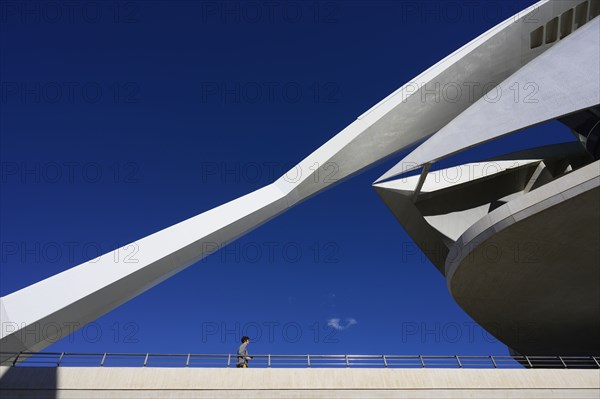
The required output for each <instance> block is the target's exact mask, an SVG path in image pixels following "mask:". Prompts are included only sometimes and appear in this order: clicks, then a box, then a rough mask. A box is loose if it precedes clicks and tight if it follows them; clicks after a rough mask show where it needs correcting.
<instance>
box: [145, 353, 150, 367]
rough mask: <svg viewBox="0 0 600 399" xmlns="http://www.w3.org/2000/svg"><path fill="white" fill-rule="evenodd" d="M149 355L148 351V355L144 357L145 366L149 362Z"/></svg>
mask: <svg viewBox="0 0 600 399" xmlns="http://www.w3.org/2000/svg"><path fill="white" fill-rule="evenodd" d="M148 355H149V353H146V357H145V358H144V367H146V364H148Z"/></svg>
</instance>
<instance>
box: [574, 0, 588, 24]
mask: <svg viewBox="0 0 600 399" xmlns="http://www.w3.org/2000/svg"><path fill="white" fill-rule="evenodd" d="M587 15H588V2H587V1H584V2H583V3H581V4H579V5H578V6H577V7H575V29H579V28H580V27H582V26H583V25H584V24H585V23H586V22H587Z"/></svg>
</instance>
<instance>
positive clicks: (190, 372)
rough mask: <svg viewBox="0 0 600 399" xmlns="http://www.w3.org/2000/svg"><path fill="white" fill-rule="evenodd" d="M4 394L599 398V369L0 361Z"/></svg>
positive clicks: (36, 398) (129, 398) (32, 398)
mask: <svg viewBox="0 0 600 399" xmlns="http://www.w3.org/2000/svg"><path fill="white" fill-rule="evenodd" d="M0 389H1V390H2V398H3V399H17V398H19V399H20V398H28V399H41V398H44V399H47V398H56V399H75V398H77V399H79V398H90V399H93V398H99V399H100V398H102V399H109V398H115V399H121V398H122V399H135V398H140V399H142V398H143V399H154V398H157V399H158V398H180V399H183V398H210V399H216V398H321V399H330V398H354V399H369V398H377V399H381V398H468V397H470V398H478V399H486V398H495V399H501V398H502V399H504V398H519V399H521V398H540V399H542V398H543V399H551V398H570V399H578V398H590V399H591V398H594V399H596V398H598V397H599V396H600V370H539V369H535V370H496V369H492V370H489V369H488V370H485V369H478V370H466V369H461V370H445V369H374V370H373V369H291V370H290V369H245V370H241V369H205V368H201V369H197V368H185V369H181V368H175V369H173V368H117V367H114V368H113V367H110V368H95V367H94V368H90V367H85V368H76V367H59V368H50V367H41V368H31V367H0Z"/></svg>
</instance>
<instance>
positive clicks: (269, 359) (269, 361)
mask: <svg viewBox="0 0 600 399" xmlns="http://www.w3.org/2000/svg"><path fill="white" fill-rule="evenodd" d="M267 367H271V354H270V353H269V354H268V355H267Z"/></svg>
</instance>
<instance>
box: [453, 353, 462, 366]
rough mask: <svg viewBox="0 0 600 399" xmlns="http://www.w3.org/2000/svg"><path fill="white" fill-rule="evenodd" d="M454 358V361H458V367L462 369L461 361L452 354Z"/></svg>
mask: <svg viewBox="0 0 600 399" xmlns="http://www.w3.org/2000/svg"><path fill="white" fill-rule="evenodd" d="M454 357H455V358H456V362H457V363H458V368H461V369H462V363H461V362H460V359H459V358H458V355H456V356H454Z"/></svg>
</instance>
